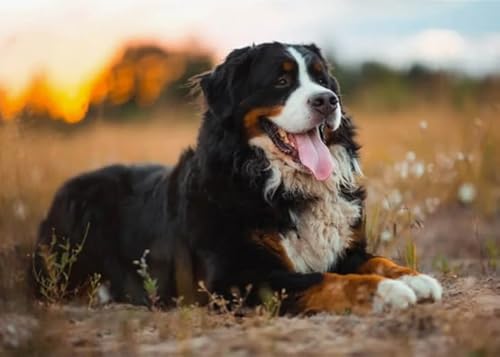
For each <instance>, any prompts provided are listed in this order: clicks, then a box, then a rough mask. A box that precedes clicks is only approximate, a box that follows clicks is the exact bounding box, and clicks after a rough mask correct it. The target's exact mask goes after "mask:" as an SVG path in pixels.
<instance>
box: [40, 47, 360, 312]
mask: <svg viewBox="0 0 500 357" xmlns="http://www.w3.org/2000/svg"><path fill="white" fill-rule="evenodd" d="M296 47H297V48H298V49H300V51H303V52H304V51H305V52H308V53H309V54H310V55H311V56H317V57H318V58H320V59H321V60H322V61H324V60H323V58H322V57H321V53H320V52H319V49H318V48H317V47H316V46H314V45H311V46H296ZM284 48H285V47H284V45H283V44H280V43H269V44H263V45H259V46H252V47H245V48H242V49H238V50H235V51H233V52H232V53H231V54H230V55H229V56H228V57H227V59H226V60H225V62H224V63H223V64H221V65H219V66H218V67H217V68H215V70H214V71H212V72H210V73H207V74H203V75H200V76H199V77H198V81H199V84H200V87H201V89H202V92H203V94H204V97H205V100H206V102H207V110H206V112H205V113H204V116H203V122H202V125H201V128H200V131H199V136H198V141H197V145H196V149H189V150H187V151H186V152H185V153H184V154H183V155H182V157H181V158H180V160H179V162H178V163H177V165H175V167H173V168H168V167H162V166H121V165H115V166H110V167H106V168H103V169H100V170H97V171H94V172H91V173H86V174H83V175H80V176H78V177H75V178H73V179H71V180H69V181H68V182H66V183H65V184H64V186H63V187H62V188H61V189H60V190H59V191H58V193H57V194H56V196H55V199H54V202H53V203H52V207H51V208H50V210H49V213H48V215H47V217H46V219H45V220H44V221H43V222H42V223H41V225H40V231H39V238H38V246H39V247H40V246H41V245H47V244H49V242H50V240H51V238H52V234H53V232H54V234H55V236H56V237H57V239H58V240H61V239H62V238H63V237H67V238H68V239H69V241H70V242H71V244H72V245H73V246H75V245H77V244H79V243H80V242H81V241H82V239H83V237H84V235H85V231H86V229H87V226H88V235H87V237H86V241H85V244H84V246H83V251H82V253H81V254H80V256H79V258H78V261H77V262H76V263H75V266H74V267H73V271H72V275H71V286H70V288H75V287H76V286H78V285H81V284H82V283H83V282H84V281H86V279H88V277H89V276H90V275H91V274H92V273H94V272H97V273H100V274H101V275H102V279H103V280H104V281H109V282H110V288H111V292H112V296H113V298H114V300H116V301H128V302H132V303H136V304H147V303H148V298H147V296H146V293H145V291H144V289H143V286H142V280H141V278H140V277H139V275H138V274H137V272H136V269H137V267H136V266H135V265H134V264H133V263H132V262H133V261H134V260H137V259H139V258H140V257H141V256H142V254H143V252H144V251H145V250H146V249H149V250H150V255H149V256H148V265H149V267H150V270H151V274H152V275H153V276H154V277H155V278H156V279H157V280H158V283H159V289H160V290H159V291H160V297H161V301H162V303H163V304H164V305H169V304H170V303H171V302H172V298H174V297H177V296H180V295H183V296H184V297H185V299H186V301H188V302H191V301H200V300H203V297H202V296H201V295H200V294H199V293H198V292H197V287H196V286H197V282H198V281H199V280H203V281H204V282H205V284H206V286H207V287H208V289H209V290H212V291H216V292H219V293H222V294H227V293H228V292H229V291H230V289H231V288H232V287H239V288H244V287H246V286H247V285H248V284H252V286H253V289H252V292H253V293H252V295H251V296H250V303H257V302H258V301H259V297H258V296H259V294H258V291H259V289H260V288H271V289H275V290H277V289H283V288H284V289H286V290H287V292H288V294H289V295H290V296H292V297H293V296H294V294H295V293H299V292H301V291H303V290H305V289H307V288H308V287H311V286H312V285H314V284H317V283H318V282H320V281H321V279H322V274H321V273H310V274H300V273H291V272H289V271H287V268H286V266H285V264H284V262H283V261H282V260H280V259H279V258H278V257H276V256H275V255H273V254H270V252H268V251H267V250H266V249H265V248H263V247H262V245H259V244H256V243H255V241H254V240H252V239H251V237H252V235H254V234H255V233H256V232H265V233H284V232H286V231H288V230H292V229H295V226H294V223H293V222H292V220H291V219H290V216H289V213H288V212H289V211H290V209H293V210H300V209H301V207H305V206H306V205H308V204H311V198H308V197H302V196H301V195H299V194H297V193H291V192H286V191H285V190H284V189H283V187H280V188H279V189H278V191H277V193H276V194H275V195H274V196H273V198H272V200H270V201H266V200H265V199H264V197H263V187H264V184H265V182H266V180H267V179H268V178H269V174H270V173H269V171H267V170H266V167H267V166H268V164H269V163H268V162H267V160H266V158H265V156H264V154H263V152H262V150H261V149H258V148H255V147H251V146H249V144H248V140H247V138H246V132H245V129H244V126H243V121H242V118H243V116H244V115H245V114H246V113H247V112H248V111H249V110H251V109H252V108H254V107H256V106H266V105H272V104H275V103H281V104H282V103H283V102H284V101H285V100H286V98H287V96H288V95H289V94H290V91H291V90H293V88H292V89H290V90H288V91H285V90H283V91H281V92H277V91H275V90H274V91H272V90H271V89H269V88H268V87H269V83H271V81H273V78H274V77H275V75H274V74H276V75H277V74H278V71H279V65H278V63H279V61H278V60H279V59H280V58H281V57H283V53H284ZM329 85H330V87H331V89H332V90H334V91H335V92H337V93H338V90H339V89H338V84H337V82H336V81H335V79H334V78H333V77H331V78H330V84H329ZM354 135H355V132H354V127H353V125H352V123H351V120H350V119H349V118H347V117H345V118H344V120H343V123H342V125H341V127H340V128H339V129H338V131H336V132H335V133H334V134H333V140H335V142H336V143H340V144H341V145H344V146H345V147H346V149H347V150H348V152H349V153H350V155H351V156H352V157H353V158H355V157H357V155H358V149H359V146H358V145H357V144H356V142H355V141H354ZM343 194H344V196H345V197H346V198H348V199H349V200H352V201H356V202H360V204H362V202H363V200H364V191H363V190H362V189H359V190H357V191H354V192H351V191H350V190H348V189H343ZM358 224H361V222H358ZM366 257H367V256H366V253H365V243H364V241H362V240H361V241H359V242H358V243H357V244H356V245H354V246H353V247H352V249H350V251H349V252H348V254H346V255H345V257H344V258H343V260H342V261H340V262H338V264H337V265H336V266H334V267H332V269H331V270H332V271H335V272H340V273H350V272H354V271H355V269H356V267H357V266H359V265H360V264H361V263H362V261H364V260H365V259H366ZM34 269H35V271H37V272H40V273H41V274H44V267H43V264H42V260H41V258H40V255H39V254H37V255H36V258H35V266H34ZM290 301H293V298H291V300H290ZM284 306H290V304H289V305H286V304H285V305H284ZM289 311H293V308H290V309H289Z"/></svg>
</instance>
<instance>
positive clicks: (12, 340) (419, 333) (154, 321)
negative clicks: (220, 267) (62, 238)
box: [0, 275, 500, 356]
mask: <svg viewBox="0 0 500 357" xmlns="http://www.w3.org/2000/svg"><path fill="white" fill-rule="evenodd" d="M440 280H441V282H442V283H443V285H444V289H445V290H444V291H445V292H444V297H443V301H442V302H440V303H436V304H422V305H418V306H416V307H414V308H412V309H409V310H407V311H403V312H398V311H393V312H388V313H384V314H378V315H375V314H374V315H368V316H355V315H344V316H335V315H328V314H319V315H315V316H310V317H279V318H267V317H265V316H258V315H253V314H249V315H248V316H246V317H234V316H232V315H230V316H227V315H224V314H222V315H221V314H215V313H209V312H207V311H206V309H204V308H196V307H191V308H179V309H174V310H172V311H167V312H150V311H147V310H145V309H143V308H136V307H131V306H123V305H109V306H107V307H102V308H99V309H97V310H95V309H93V310H89V309H87V308H86V307H74V306H73V307H72V306H64V307H52V308H50V310H49V311H47V310H45V309H43V310H39V311H38V312H35V313H34V314H17V313H16V314H9V315H4V316H2V317H0V341H1V343H2V345H1V347H0V353H1V354H5V355H19V356H21V355H22V356H25V355H106V356H114V355H116V356H118V355H120V356H121V355H148V356H149V355H151V356H155V355H182V356H186V355H200V356H201V355H202V356H220V355H231V356H251V355H264V356H272V355H276V356H279V355H285V354H286V355H343V354H349V355H365V354H383V355H386V356H404V355H416V356H430V355H433V356H438V355H467V356H486V355H492V356H494V355H498V353H500V338H499V337H500V278H499V277H498V276H489V277H471V276H469V277H458V276H456V275H448V276H441V277H440ZM35 346H36V347H35Z"/></svg>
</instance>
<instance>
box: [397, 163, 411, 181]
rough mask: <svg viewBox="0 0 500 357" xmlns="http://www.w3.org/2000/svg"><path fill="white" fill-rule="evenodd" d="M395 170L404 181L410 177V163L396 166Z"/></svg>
mask: <svg viewBox="0 0 500 357" xmlns="http://www.w3.org/2000/svg"><path fill="white" fill-rule="evenodd" d="M394 169H395V170H396V172H398V173H399V176H400V177H401V178H402V179H406V178H407V177H408V163H407V162H406V161H403V162H401V163H398V164H396V165H395V167H394Z"/></svg>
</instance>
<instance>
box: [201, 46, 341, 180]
mask: <svg viewBox="0 0 500 357" xmlns="http://www.w3.org/2000/svg"><path fill="white" fill-rule="evenodd" d="M200 84H201V87H202V89H203V92H204V95H205V98H206V101H207V103H208V106H209V110H210V111H211V112H212V114H213V115H214V116H215V117H217V118H219V120H222V125H224V126H225V127H226V128H228V130H233V131H234V130H237V131H238V132H239V133H240V134H241V140H245V141H246V142H247V143H248V144H249V145H253V146H258V147H260V148H261V149H262V150H264V152H265V153H266V155H267V156H268V158H269V157H272V158H279V159H280V160H282V161H283V163H285V164H286V165H288V166H291V167H293V168H294V169H296V170H300V171H303V172H308V173H310V174H312V175H313V176H314V177H315V178H316V179H317V180H326V179H328V177H330V175H331V174H332V171H333V160H332V156H331V154H330V151H329V149H328V147H327V145H326V142H325V136H326V135H327V133H330V132H332V131H334V130H336V129H338V127H339V126H340V124H341V118H342V109H341V103H340V99H339V93H338V85H337V82H336V80H335V79H334V78H333V77H331V76H330V75H329V73H328V66H327V63H326V61H325V60H324V58H323V57H322V56H321V53H320V51H319V49H318V48H317V47H316V46H314V45H309V46H300V45H285V44H281V43H268V44H262V45H259V46H253V47H246V48H243V49H238V50H235V51H233V52H232V53H231V54H230V55H229V56H228V57H227V58H226V60H225V62H224V63H223V64H221V65H219V66H218V67H217V68H216V69H215V70H214V71H213V72H211V73H209V74H205V75H203V76H202V77H201V80H200Z"/></svg>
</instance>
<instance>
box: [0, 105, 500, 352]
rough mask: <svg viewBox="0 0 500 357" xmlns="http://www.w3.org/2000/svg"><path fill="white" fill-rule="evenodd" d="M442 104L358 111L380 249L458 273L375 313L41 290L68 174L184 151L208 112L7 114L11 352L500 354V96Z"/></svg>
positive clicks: (0, 145) (3, 313)
mask: <svg viewBox="0 0 500 357" xmlns="http://www.w3.org/2000/svg"><path fill="white" fill-rule="evenodd" d="M429 108H430V107H422V108H416V109H414V110H412V111H408V112H391V113H378V112H377V113H372V112H370V111H369V110H367V109H356V108H353V110H351V112H353V113H355V120H356V122H357V123H358V126H359V127H360V132H359V134H360V135H359V139H360V142H361V143H362V145H363V149H362V164H363V171H364V173H365V177H364V178H363V179H362V180H363V181H364V183H365V185H366V186H367V187H368V191H369V199H368V217H367V234H368V238H369V240H370V245H371V248H372V249H373V250H376V251H377V252H378V253H383V254H386V255H388V256H391V257H393V258H395V259H396V260H398V261H399V262H401V263H402V264H407V265H413V266H418V267H419V268H420V269H422V270H424V271H426V272H429V273H432V274H434V275H436V276H437V277H438V278H439V279H440V280H442V281H443V282H444V286H445V294H444V301H443V302H442V303H440V304H436V305H423V306H418V307H417V308H415V309H412V310H410V311H408V312H404V313H399V314H398V313H390V314H388V315H373V316H368V317H358V316H351V315H349V316H329V315H319V316H315V317H308V318H306V317H295V318H288V317H282V318H281V317H280V318H277V317H272V316H270V315H269V314H268V313H266V312H265V311H264V312H262V311H260V312H259V311H257V312H256V311H249V312H248V314H247V316H245V317H240V316H233V315H232V314H230V313H226V314H216V313H214V312H212V311H210V310H208V309H207V308H200V307H179V308H178V309H175V310H173V311H167V312H160V311H155V312H150V311H146V310H143V309H141V308H133V307H130V306H121V305H111V306H105V307H93V308H88V307H87V305H86V304H85V303H83V304H79V305H75V304H66V305H58V304H56V305H50V306H42V305H40V304H38V303H35V302H34V301H33V300H32V298H31V297H30V296H29V294H28V293H27V291H26V284H25V272H26V270H27V267H28V266H29V264H30V261H31V260H30V259H31V258H30V256H29V254H30V253H31V249H32V247H33V243H34V240H35V236H36V230H37V225H38V222H39V221H40V219H41V218H42V217H43V215H44V213H45V212H46V210H47V208H48V205H49V204H50V201H51V198H52V195H53V194H54V192H55V190H56V189H57V187H58V186H59V185H61V184H62V183H63V182H64V181H65V180H66V179H67V178H68V177H70V176H72V175H75V174H77V173H80V172H82V171H85V170H89V169H94V168H97V167H100V166H102V165H106V164H109V163H114V162H125V163H132V162H138V161H149V162H160V163H165V164H173V163H175V162H176V160H177V158H178V156H179V154H180V153H181V152H182V150H183V149H184V148H186V147H187V146H188V145H194V143H195V140H196V130H197V127H198V123H199V122H198V121H197V119H196V117H197V115H196V114H194V113H190V112H181V111H162V112H160V113H155V114H153V118H151V119H150V120H148V121H146V122H143V123H141V122H140V121H135V122H127V123H125V124H116V123H115V124H111V123H106V122H103V121H102V122H97V123H95V124H92V125H88V126H85V127H82V128H79V129H78V130H53V129H48V128H41V127H36V128H33V127H30V126H28V125H21V124H18V123H16V122H9V123H4V124H1V125H0V353H6V354H13V355H23V356H24V355H28V354H31V355H48V354H51V355H68V354H71V353H81V354H83V355H87V354H92V355H100V354H106V355H108V354H109V353H111V354H112V355H121V354H126V355H127V354H128V355H135V354H136V353H139V352H141V353H144V354H151V355H155V354H159V353H168V354H179V355H191V354H197V353H199V354H204V355H219V354H221V353H232V354H235V355H252V354H255V353H260V354H264V355H274V354H276V355H280V354H283V353H287V354H304V353H313V354H324V353H338V354H342V353H358V352H359V353H363V352H364V353H367V352H379V353H385V354H389V355H395V354H397V355H408V354H420V355H428V354H430V353H434V354H440V355H442V354H451V353H456V352H458V353H459V355H460V354H462V355H473V356H482V355H495V354H497V355H498V353H499V352H500V342H499V340H498V336H499V335H500V278H499V275H498V271H499V269H498V266H499V264H500V223H499V221H500V220H499V218H500V169H499V167H500V131H499V130H498V123H499V116H500V108H499V107H494V106H492V107H489V108H483V109H482V110H481V111H475V112H471V113H463V112H456V111H453V110H452V109H450V108H447V107H444V108H441V107H437V108H436V107H432V109H431V110H430V109H429ZM478 331H481V333H478ZM479 335H480V336H479Z"/></svg>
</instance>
